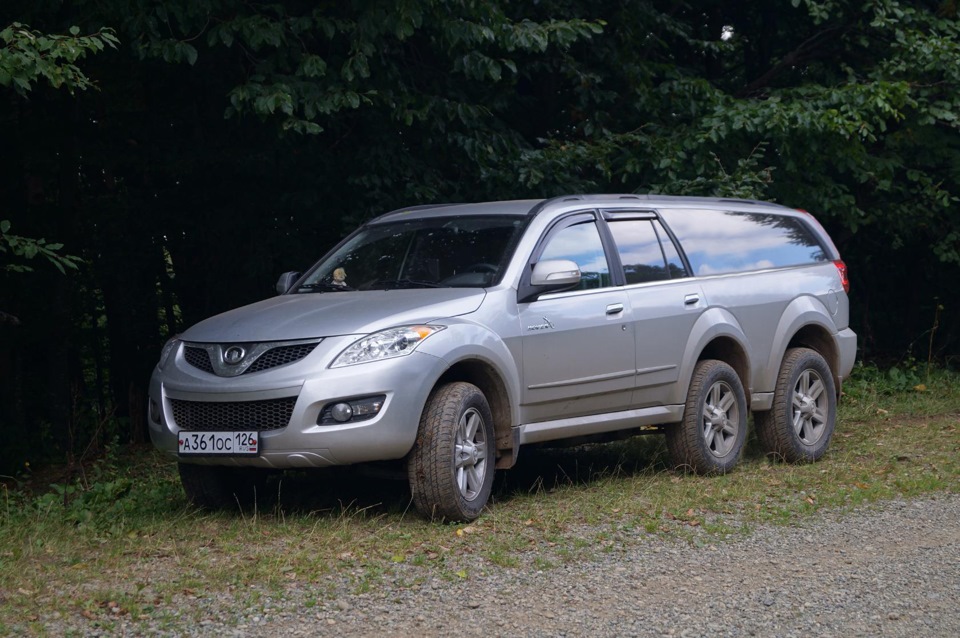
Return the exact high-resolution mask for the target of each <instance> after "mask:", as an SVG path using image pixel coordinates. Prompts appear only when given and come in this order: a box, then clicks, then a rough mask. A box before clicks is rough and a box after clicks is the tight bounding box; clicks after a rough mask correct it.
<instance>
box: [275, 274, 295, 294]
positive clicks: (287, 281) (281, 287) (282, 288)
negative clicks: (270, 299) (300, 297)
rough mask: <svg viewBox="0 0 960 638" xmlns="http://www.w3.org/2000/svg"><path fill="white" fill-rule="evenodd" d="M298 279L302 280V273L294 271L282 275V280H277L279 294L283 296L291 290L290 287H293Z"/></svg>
mask: <svg viewBox="0 0 960 638" xmlns="http://www.w3.org/2000/svg"><path fill="white" fill-rule="evenodd" d="M297 279H300V273H298V272H296V271H293V270H291V271H290V272H285V273H283V274H282V275H280V279H278V280H277V294H278V295H282V294H283V293H285V292H287V291H288V290H290V286H292V285H293V283H294V282H295V281H296V280H297Z"/></svg>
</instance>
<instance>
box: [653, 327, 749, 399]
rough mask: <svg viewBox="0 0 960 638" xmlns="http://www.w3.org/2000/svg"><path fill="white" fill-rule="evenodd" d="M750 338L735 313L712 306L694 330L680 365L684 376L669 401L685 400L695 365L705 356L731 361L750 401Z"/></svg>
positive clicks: (681, 376) (727, 362)
mask: <svg viewBox="0 0 960 638" xmlns="http://www.w3.org/2000/svg"><path fill="white" fill-rule="evenodd" d="M746 343H747V338H746V335H744V333H743V329H742V328H741V327H740V323H739V322H738V321H737V318H736V317H734V316H733V314H732V313H731V312H730V311H728V310H726V309H723V308H711V309H709V310H707V311H706V312H704V313H703V314H702V315H700V317H699V318H698V319H697V322H696V323H695V324H694V326H693V329H692V330H691V332H690V339H689V341H688V342H687V347H686V350H685V351H684V354H683V359H682V363H681V367H680V376H679V379H678V383H677V384H676V388H675V389H674V391H673V393H672V395H671V397H670V399H669V401H670V403H677V404H682V403H684V402H685V401H686V397H687V393H688V392H689V391H690V380H691V378H692V377H693V372H694V368H695V367H696V365H697V363H698V362H699V361H702V360H704V359H717V360H720V361H723V362H724V363H726V364H728V365H729V366H730V367H731V368H733V369H734V371H735V372H736V373H737V376H739V377H740V383H741V384H742V385H743V391H744V393H745V394H746V397H747V405H748V406H749V405H750V397H751V393H752V387H751V383H750V382H751V376H750V374H751V368H752V364H751V361H750V355H749V351H748V349H747V346H746Z"/></svg>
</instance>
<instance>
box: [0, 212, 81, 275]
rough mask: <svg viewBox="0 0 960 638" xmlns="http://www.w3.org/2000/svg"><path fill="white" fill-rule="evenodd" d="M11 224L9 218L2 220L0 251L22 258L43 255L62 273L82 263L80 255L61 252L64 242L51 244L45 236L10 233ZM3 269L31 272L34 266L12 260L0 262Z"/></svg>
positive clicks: (0, 225) (0, 224) (0, 223)
mask: <svg viewBox="0 0 960 638" xmlns="http://www.w3.org/2000/svg"><path fill="white" fill-rule="evenodd" d="M10 226H11V224H10V221H9V220H6V219H4V220H0V253H5V254H10V255H12V256H13V257H15V258H20V259H34V258H36V257H42V258H44V259H46V260H47V261H48V262H50V263H51V264H53V265H54V267H56V269H57V270H59V271H60V272H61V273H66V271H67V269H71V270H76V269H77V265H78V264H80V263H82V260H81V259H80V258H79V257H76V256H74V255H62V254H60V252H59V251H60V249H61V248H63V244H50V243H47V241H46V240H45V239H43V238H40V239H33V238H31V237H21V236H19V235H12V234H10ZM2 270H5V271H7V272H30V271H32V270H33V268H31V267H30V266H28V265H26V264H23V263H15V262H10V263H6V264H0V271H2Z"/></svg>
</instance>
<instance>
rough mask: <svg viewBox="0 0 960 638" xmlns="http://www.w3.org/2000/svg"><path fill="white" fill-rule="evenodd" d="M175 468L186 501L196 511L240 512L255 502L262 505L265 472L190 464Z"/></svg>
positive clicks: (180, 464) (265, 480) (264, 490)
mask: <svg viewBox="0 0 960 638" xmlns="http://www.w3.org/2000/svg"><path fill="white" fill-rule="evenodd" d="M178 465H179V469H180V483H181V484H182V485H183V491H184V492H185V493H186V495H187V500H188V501H190V503H191V504H192V505H195V506H196V507H199V508H200V509H205V510H220V509H237V508H240V509H243V508H247V507H250V506H252V505H254V504H255V503H257V502H266V497H267V490H266V485H267V474H268V472H267V471H266V470H261V469H258V468H250V467H224V466H222V465H193V464H191V463H179V464H178Z"/></svg>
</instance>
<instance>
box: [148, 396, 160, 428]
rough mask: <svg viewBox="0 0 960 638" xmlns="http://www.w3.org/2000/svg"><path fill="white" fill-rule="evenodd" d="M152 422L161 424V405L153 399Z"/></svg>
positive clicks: (151, 405)
mask: <svg viewBox="0 0 960 638" xmlns="http://www.w3.org/2000/svg"><path fill="white" fill-rule="evenodd" d="M150 420H151V421H153V422H154V423H160V405H159V404H158V403H157V402H156V401H154V400H153V399H150Z"/></svg>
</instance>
